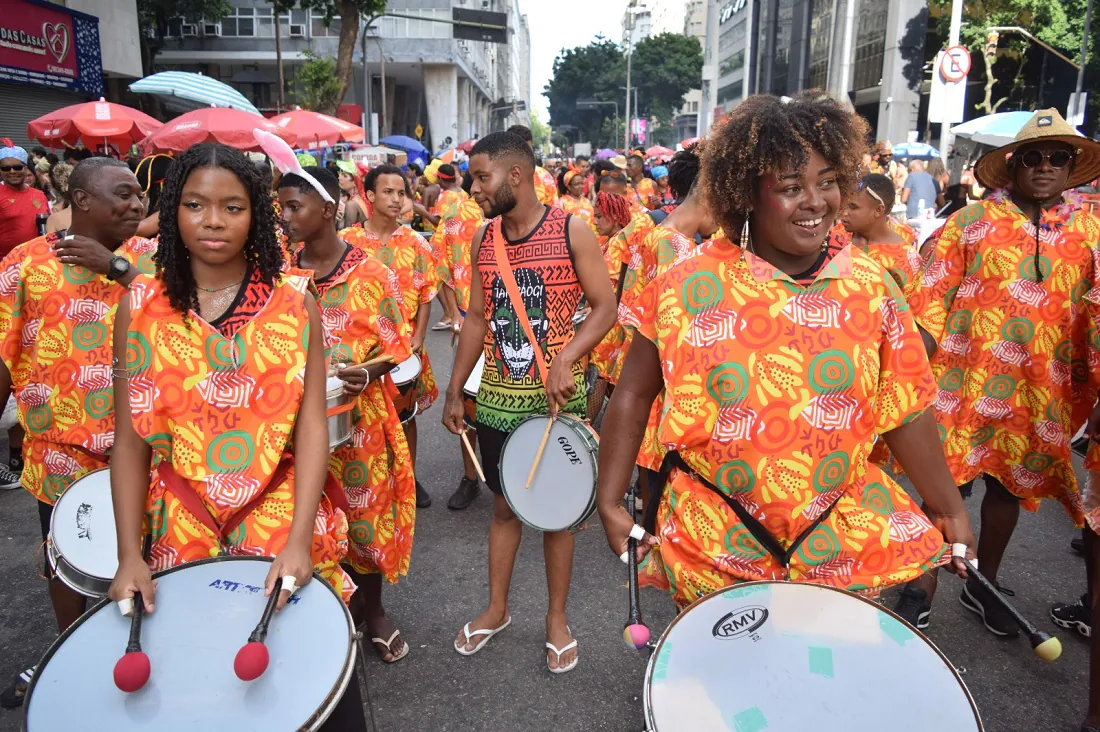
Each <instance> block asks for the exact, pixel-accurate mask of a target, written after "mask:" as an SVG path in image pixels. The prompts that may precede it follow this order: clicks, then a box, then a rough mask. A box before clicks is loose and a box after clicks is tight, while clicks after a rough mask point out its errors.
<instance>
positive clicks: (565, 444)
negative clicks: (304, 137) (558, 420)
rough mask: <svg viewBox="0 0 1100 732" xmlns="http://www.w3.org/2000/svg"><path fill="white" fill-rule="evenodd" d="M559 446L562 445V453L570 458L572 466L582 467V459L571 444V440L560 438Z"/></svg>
mask: <svg viewBox="0 0 1100 732" xmlns="http://www.w3.org/2000/svg"><path fill="white" fill-rule="evenodd" d="M558 444H559V445H561V449H562V452H564V453H565V454H566V455H568V456H569V464H570V465H580V464H581V458H580V455H578V454H577V451H576V450H574V449H573V446H572V445H570V444H569V438H567V437H559V438H558Z"/></svg>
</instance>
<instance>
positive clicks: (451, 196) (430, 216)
mask: <svg viewBox="0 0 1100 732" xmlns="http://www.w3.org/2000/svg"><path fill="white" fill-rule="evenodd" d="M435 174H436V178H437V179H438V180H439V187H440V192H439V198H437V199H436V202H435V206H433V207H432V209H431V210H430V211H429V210H428V209H426V208H424V207H423V206H422V205H420V204H419V203H413V210H414V211H416V213H417V214H419V215H420V218H421V219H424V220H426V221H428V222H429V223H431V225H432V227H433V229H434V231H433V232H432V237H431V239H430V240H429V243H430V244H431V245H432V258H433V259H434V260H435V276H436V279H437V280H438V282H439V300H440V302H441V303H442V305H443V320H441V321H439V322H438V323H436V324H435V325H433V326H432V330H449V329H451V328H454V327H455V326H458V325H460V324H461V322H462V316H461V315H460V314H459V312H458V304H457V302H456V300H455V293H454V290H453V289H452V288H451V286H450V284H449V283H450V281H451V266H452V265H451V261H450V257H449V255H450V251H449V250H448V247H447V245H446V236H445V234H446V232H445V231H444V227H445V226H446V223H447V220H448V219H450V218H452V217H453V216H455V214H456V212H457V210H458V206H459V204H460V203H462V201H464V200H466V199H467V198H469V195H467V193H466V191H464V190H462V185H461V181H460V180H459V178H458V171H457V170H456V169H455V167H454V166H453V165H451V164H449V163H444V164H442V165H440V166H439V168H438V169H437V170H436V173H435Z"/></svg>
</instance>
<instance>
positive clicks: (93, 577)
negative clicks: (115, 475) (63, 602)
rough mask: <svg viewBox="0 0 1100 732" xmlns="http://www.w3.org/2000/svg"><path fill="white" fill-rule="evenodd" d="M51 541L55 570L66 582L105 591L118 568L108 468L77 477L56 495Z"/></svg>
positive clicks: (98, 593) (84, 589) (99, 592)
mask: <svg viewBox="0 0 1100 732" xmlns="http://www.w3.org/2000/svg"><path fill="white" fill-rule="evenodd" d="M50 544H51V547H50V552H51V555H52V559H53V560H54V562H53V564H54V568H55V571H57V573H58V576H59V577H61V578H62V580H63V581H64V582H65V583H66V584H68V585H69V586H70V587H73V589H75V590H77V591H78V592H81V593H84V594H86V595H91V596H102V595H104V594H106V590H107V588H109V587H110V585H111V580H112V579H113V578H114V576H115V571H116V570H117V569H118V539H117V536H116V534H115V509H114V505H113V504H112V503H111V471H110V470H109V469H107V468H100V469H99V470H94V471H92V472H90V473H88V474H86V475H84V476H82V477H80V478H78V479H76V480H75V481H74V482H73V484H72V485H70V486H69V487H68V488H67V489H66V490H65V492H64V493H62V494H61V498H59V499H57V503H55V504H54V509H53V517H52V518H51V520H50ZM58 560H60V561H58ZM59 564H60V566H58V565H59Z"/></svg>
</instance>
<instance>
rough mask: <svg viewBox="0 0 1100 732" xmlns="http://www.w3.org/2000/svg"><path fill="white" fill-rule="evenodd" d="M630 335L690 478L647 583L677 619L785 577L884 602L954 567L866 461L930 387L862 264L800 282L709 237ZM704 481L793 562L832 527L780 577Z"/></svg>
mask: <svg viewBox="0 0 1100 732" xmlns="http://www.w3.org/2000/svg"><path fill="white" fill-rule="evenodd" d="M629 325H631V326H633V327H636V328H637V331H638V333H639V334H640V335H641V336H642V337H644V338H647V339H649V340H651V341H653V343H654V344H655V345H656V347H657V350H658V353H659V357H660V361H661V368H662V371H663V375H664V383H665V397H664V399H663V402H662V404H661V423H660V433H659V437H660V441H661V443H662V444H663V445H664V446H665V447H666V448H668V449H670V450H676V451H677V452H678V453H679V455H680V457H681V458H682V459H683V460H684V461H685V462H686V464H687V465H688V466H690V468H691V470H692V472H684V471H682V470H674V471H673V472H672V474H671V477H670V479H669V484H668V485H667V486H666V488H665V492H664V495H663V498H662V501H661V504H660V507H659V511H658V532H659V535H660V537H661V540H662V543H661V545H660V547H659V549H658V550H656V551H655V552H654V553H653V554H651V560H650V561H648V562H647V565H646V567H645V569H646V573H645V575H646V581H647V582H650V583H658V584H662V583H663V584H664V586H668V587H670V589H671V591H672V593H673V597H674V599H675V600H676V602H677V604H678V605H680V606H681V607H683V606H685V605H687V604H689V603H691V602H692V601H694V600H695V599H697V598H698V597H701V596H703V595H704V594H706V593H708V592H711V591H714V590H716V589H719V588H721V587H725V586H728V585H731V584H735V583H738V582H744V581H750V580H763V579H784V578H788V577H789V578H790V579H792V580H795V581H801V582H816V583H821V584H825V585H830V586H835V587H842V588H845V589H848V590H853V591H865V592H869V593H875V592H878V591H879V590H881V589H882V588H884V587H887V586H890V585H894V584H899V583H902V582H906V581H908V580H910V579H913V578H914V577H917V576H919V575H920V574H922V573H924V572H925V571H927V570H928V569H929V568H930V567H932V566H934V565H936V564H937V563H939V562H941V561H942V560H943V558H944V556H945V554H944V550H945V547H944V543H943V537H942V536H941V534H940V533H939V532H938V531H937V530H936V529H935V528H934V527H933V526H932V525H931V523H929V521H928V519H927V518H925V516H924V514H923V513H922V512H921V511H920V509H918V508H917V506H916V505H914V503H913V502H912V500H911V499H910V498H909V497H908V495H907V494H906V493H905V491H903V490H902V489H901V488H900V487H899V486H898V485H897V484H896V483H894V482H893V481H892V480H891V479H890V478H889V477H888V476H887V475H886V474H885V473H884V472H883V471H882V470H881V469H880V468H879V467H878V466H876V465H873V464H870V463H868V461H867V455H868V453H869V452H870V450H871V446H872V444H873V442H874V440H875V436H876V435H878V434H881V433H884V432H888V431H890V430H894V429H896V428H898V427H901V426H902V425H903V424H905V423H906V422H907V421H909V420H910V419H912V418H914V417H915V416H917V415H919V414H920V413H921V412H922V411H924V410H925V409H926V408H927V407H928V406H929V405H930V404H931V402H932V400H933V399H934V396H935V383H934V381H933V380H932V374H931V370H930V369H929V367H928V360H927V359H926V358H925V355H924V348H923V346H922V344H921V340H920V336H919V335H918V334H917V331H916V328H914V326H913V321H912V318H911V317H910V315H909V311H908V308H907V306H906V304H905V300H904V299H903V298H902V297H901V293H900V292H899V291H898V289H897V286H896V285H895V284H894V282H893V280H892V279H890V278H889V276H887V275H886V273H885V272H884V271H883V270H882V268H881V267H880V266H878V265H877V264H875V263H874V262H871V261H870V260H869V259H868V258H867V257H866V256H865V255H864V254H863V253H862V252H859V251H858V250H856V249H853V248H852V247H846V248H844V249H841V250H840V251H839V252H838V253H837V254H836V255H835V256H834V257H833V258H832V259H831V260H830V261H829V262H828V263H827V264H826V265H825V266H824V267H823V268H822V270H821V271H820V272H819V273H818V275H817V276H816V278H815V279H814V280H813V281H812V282H811V283H810V284H808V285H807V286H802V285H799V284H798V283H796V282H795V281H794V280H792V279H791V278H790V277H788V276H787V275H786V274H784V273H782V272H780V271H778V270H776V269H775V268H774V267H772V266H771V265H770V264H768V263H767V262H765V261H764V260H762V259H758V258H757V257H755V256H753V255H752V254H750V253H744V252H742V250H741V249H740V248H739V247H737V246H735V245H734V244H732V243H730V241H729V240H728V239H717V240H713V241H710V242H707V243H705V244H703V245H702V246H701V247H699V248H698V249H696V250H695V251H694V252H693V253H692V254H691V255H690V256H689V257H688V258H687V259H685V260H683V261H682V262H680V263H679V264H677V265H675V266H673V267H672V268H671V269H669V270H668V271H666V272H664V273H663V274H660V275H658V276H657V277H656V279H654V281H653V282H652V283H651V284H650V285H649V286H648V287H647V288H646V290H645V291H644V292H643V293H642V295H641V297H640V298H639V299H638V301H637V303H636V304H635V307H634V308H633V309H632V311H631V322H630V323H629ZM701 479H704V480H706V481H707V482H709V483H711V484H712V485H714V486H716V487H717V489H718V490H719V491H721V493H722V494H724V495H726V496H728V497H729V499H731V500H733V501H736V502H737V503H738V504H739V505H740V506H741V507H742V508H743V509H744V510H745V511H746V512H747V513H749V514H751V515H752V516H754V517H755V518H756V519H757V520H758V521H759V522H760V523H761V524H762V525H763V526H764V527H765V528H766V529H767V531H768V532H769V533H770V534H772V536H773V537H774V538H775V539H776V540H777V541H778V543H779V544H780V546H781V547H783V548H784V549H788V548H790V547H791V546H792V544H793V542H794V539H795V538H796V537H798V536H799V534H800V533H802V532H803V531H805V530H807V529H810V528H811V527H812V526H813V525H814V523H815V521H817V520H818V519H819V518H821V517H822V516H824V519H823V520H822V521H821V522H820V523H818V524H817V526H816V528H813V529H812V530H811V532H810V534H809V536H808V538H807V539H806V540H805V541H804V542H803V543H802V544H801V545H799V546H798V547H797V549H795V551H794V553H793V556H792V558H791V560H790V564H789V568H785V567H784V566H783V565H782V564H781V563H780V562H779V561H778V560H777V559H775V558H774V557H773V555H772V554H770V553H769V552H768V551H767V550H765V549H764V547H763V546H762V544H761V543H760V542H759V541H758V540H757V539H756V537H755V536H754V535H753V534H752V533H751V532H750V531H749V530H748V529H747V528H746V526H745V525H744V524H743V523H742V522H741V521H740V520H739V519H738V518H737V515H736V513H735V512H734V511H733V510H732V509H731V508H730V507H729V505H727V503H726V501H725V500H723V498H721V497H720V496H719V495H718V494H717V493H715V492H714V491H713V490H711V489H708V488H707V487H705V485H704V484H703V483H702V482H701ZM834 504H835V505H834ZM830 506H833V507H832V510H831V511H829V512H828V513H826V511H827V509H828V508H829V507H830Z"/></svg>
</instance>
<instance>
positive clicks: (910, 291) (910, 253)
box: [863, 242, 924, 302]
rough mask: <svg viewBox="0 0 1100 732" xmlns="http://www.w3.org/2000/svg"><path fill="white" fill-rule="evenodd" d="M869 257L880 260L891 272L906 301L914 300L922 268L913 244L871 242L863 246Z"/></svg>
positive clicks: (918, 288)
mask: <svg viewBox="0 0 1100 732" xmlns="http://www.w3.org/2000/svg"><path fill="white" fill-rule="evenodd" d="M863 251H864V252H865V253H866V254H867V256H868V257H870V258H871V259H873V260H874V261H876V262H878V263H879V264H881V265H882V266H883V268H884V269H885V270H886V271H887V272H889V273H890V276H891V277H893V278H894V282H896V283H897V285H898V287H899V288H900V289H901V294H902V295H903V296H904V297H905V301H906V302H912V300H913V297H914V296H915V295H916V294H917V292H918V291H919V290H920V282H921V277H922V269H923V267H924V265H923V264H922V263H921V259H920V254H918V253H917V250H916V249H914V248H913V245H912V244H909V243H905V244H879V243H874V242H872V243H869V244H867V245H866V246H865V247H863Z"/></svg>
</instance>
